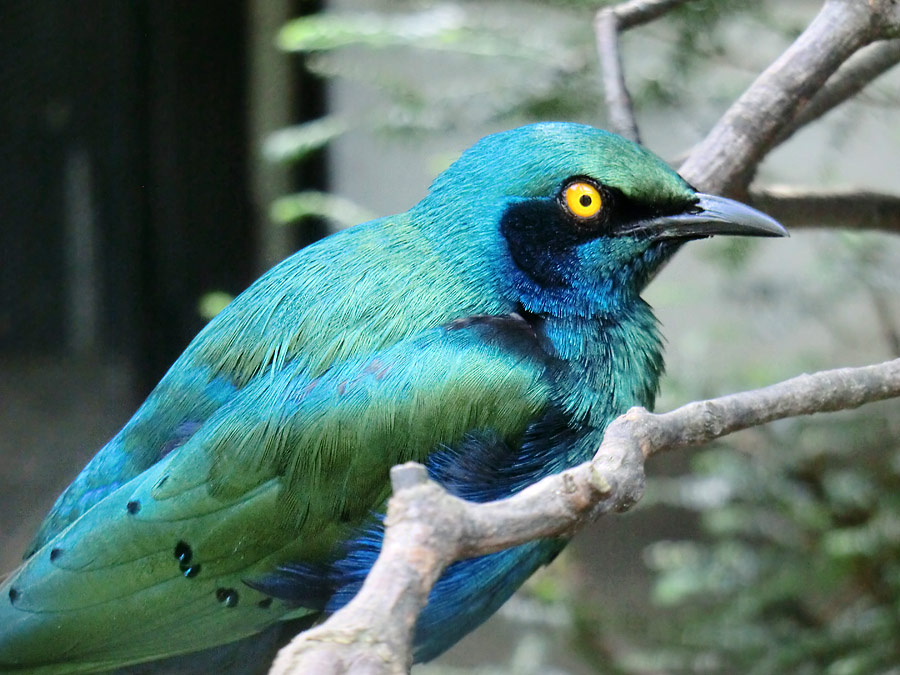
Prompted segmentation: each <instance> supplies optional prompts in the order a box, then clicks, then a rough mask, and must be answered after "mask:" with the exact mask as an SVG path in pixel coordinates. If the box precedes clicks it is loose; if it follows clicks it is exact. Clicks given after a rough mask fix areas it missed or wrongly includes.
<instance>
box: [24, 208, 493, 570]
mask: <svg viewBox="0 0 900 675" xmlns="http://www.w3.org/2000/svg"><path fill="white" fill-rule="evenodd" d="M435 255H436V254H435V252H434V251H433V250H432V248H431V246H430V244H429V243H428V242H427V240H425V239H423V237H422V235H421V233H420V232H419V231H418V230H417V228H415V227H413V226H412V225H411V224H410V222H409V218H408V216H407V215H406V214H401V215H398V216H392V217H391V218H390V219H382V220H378V221H372V222H370V223H367V224H366V225H362V226H358V227H355V228H350V229H348V230H345V231H343V232H341V233H339V234H337V235H333V236H331V237H327V238H326V239H323V240H321V241H319V242H316V243H315V244H313V245H311V246H308V247H306V248H304V249H302V250H301V251H298V252H297V253H295V254H294V255H293V256H291V257H289V258H287V259H286V260H284V261H283V262H281V263H280V264H279V265H276V266H275V267H273V268H272V269H271V270H269V272H267V273H266V274H265V275H263V276H262V277H261V278H260V279H258V280H257V281H256V282H254V283H253V284H252V285H251V286H250V287H249V288H248V289H247V290H246V291H245V292H244V293H242V294H241V295H239V296H238V297H237V298H235V300H234V301H233V302H232V303H230V304H229V305H228V306H227V307H226V308H225V309H224V310H223V311H222V312H220V313H219V315H217V316H216V317H215V318H214V319H213V320H212V321H211V322H210V323H209V324H207V326H206V327H205V328H204V329H203V330H202V331H201V332H200V334H199V335H198V336H197V337H196V338H195V339H194V340H193V341H192V342H191V344H190V345H189V346H188V348H187V349H186V350H185V352H184V354H182V356H181V357H180V358H179V359H178V360H177V361H176V362H175V364H174V365H173V366H172V368H171V369H170V370H169V372H168V373H166V375H165V377H163V379H162V381H161V382H160V383H159V385H158V386H157V387H156V389H154V391H153V392H152V393H151V394H150V396H149V397H148V398H147V400H146V401H145V402H144V404H143V405H142V406H141V407H140V408H139V409H138V411H137V412H136V413H135V415H134V416H133V417H132V418H131V420H130V421H129V422H128V423H127V424H126V425H125V426H124V427H123V428H122V430H121V431H120V432H119V433H118V434H116V436H115V437H114V438H113V439H112V440H111V441H110V442H109V443H107V444H106V446H104V447H103V448H102V449H101V450H100V452H98V453H97V455H96V456H95V457H94V458H93V459H92V460H91V461H90V462H89V463H88V465H87V466H86V467H85V468H84V470H83V471H82V472H81V473H80V474H79V475H78V477H77V478H76V479H75V480H74V481H73V482H72V484H71V485H70V486H69V487H68V488H67V489H66V490H65V492H63V494H62V495H61V496H60V497H59V499H58V500H57V502H56V504H55V505H54V506H53V508H52V509H51V511H50V513H49V514H48V516H47V518H46V519H45V521H44V523H43V525H42V526H41V528H40V531H39V532H38V534H37V535H36V536H35V538H34V541H33V542H32V546H30V547H29V550H28V554H27V555H31V554H32V553H33V552H34V551H36V550H37V549H38V548H40V547H41V546H43V545H44V544H46V543H47V542H48V541H49V540H50V539H51V538H52V537H53V536H55V535H56V534H57V533H59V532H60V531H61V530H62V529H63V528H65V527H66V526H68V525H69V524H70V523H72V522H74V521H75V520H76V519H77V518H78V517H79V516H81V515H82V514H83V513H85V512H86V511H87V510H88V509H90V508H91V507H92V506H93V505H94V504H97V503H98V502H99V501H100V500H101V499H103V498H105V497H106V496H108V495H110V494H111V493H112V492H113V491H115V490H116V489H118V488H120V487H121V486H122V485H124V484H125V483H127V482H128V481H129V480H131V479H132V478H134V477H135V476H138V475H139V474H141V473H142V472H143V471H146V470H147V469H149V468H150V467H152V466H153V465H154V464H156V463H157V462H158V461H160V460H161V459H162V458H163V457H165V456H166V455H167V454H168V453H169V452H171V451H172V450H173V449H174V448H176V447H179V446H181V445H184V444H185V443H187V442H188V440H189V439H190V438H191V437H192V436H193V435H194V434H195V433H196V432H197V431H198V430H199V429H200V428H202V427H203V426H205V423H206V422H207V420H209V419H211V417H212V416H213V415H214V414H215V413H216V411H218V410H219V409H220V407H222V406H224V405H225V404H226V403H228V402H230V401H232V400H233V399H240V398H241V396H243V393H244V391H245V390H246V389H252V388H253V385H254V384H255V383H256V382H257V381H262V382H269V381H270V380H271V378H272V376H273V375H278V373H280V372H281V371H282V370H283V369H285V368H288V369H293V371H294V373H295V377H296V376H297V375H298V374H299V375H303V374H312V375H320V374H322V373H324V372H325V371H327V370H328V369H329V368H332V367H333V366H334V365H335V364H340V363H342V362H344V361H345V360H347V359H352V358H354V357H357V356H361V355H364V354H371V353H375V352H378V351H381V350H384V349H386V348H388V347H389V346H391V345H393V344H395V343H397V342H399V341H402V340H405V339H411V338H412V337H413V336H415V335H416V334H418V333H420V332H421V331H422V330H424V329H425V328H427V327H432V326H437V325H439V324H441V323H444V322H445V321H448V320H450V319H451V318H453V317H457V316H465V315H466V314H471V313H473V312H475V311H481V312H497V313H499V312H501V311H503V310H502V308H500V307H499V306H496V302H493V301H485V300H484V299H483V298H482V299H478V298H475V297H473V291H472V289H471V288H469V287H468V286H466V284H465V283H464V282H463V281H462V280H461V278H460V277H458V275H457V274H456V273H454V271H453V270H451V269H449V268H447V266H446V262H445V261H442V260H441V259H439V258H436V257H435ZM492 302H493V304H492ZM239 405H240V404H238V406H239ZM26 557H27V556H26Z"/></svg>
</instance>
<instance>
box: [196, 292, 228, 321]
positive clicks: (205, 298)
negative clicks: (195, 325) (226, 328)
mask: <svg viewBox="0 0 900 675" xmlns="http://www.w3.org/2000/svg"><path fill="white" fill-rule="evenodd" d="M232 300H234V296H232V295H231V294H230V293H226V292H225V291H210V292H209V293H204V294H203V295H202V296H200V300H199V301H198V302H197V313H198V314H199V315H200V316H201V317H203V318H204V319H205V320H207V321H209V320H210V319H212V318H213V317H214V316H215V315H216V314H218V313H219V312H221V311H222V310H223V309H225V306H226V305H227V304H228V303H229V302H231V301H232Z"/></svg>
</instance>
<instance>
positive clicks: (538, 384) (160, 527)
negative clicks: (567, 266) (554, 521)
mask: <svg viewBox="0 0 900 675" xmlns="http://www.w3.org/2000/svg"><path fill="white" fill-rule="evenodd" d="M546 367H547V366H546V362H545V355H544V353H543V352H542V351H541V350H540V348H539V346H538V345H537V342H536V340H535V338H534V336H533V334H531V333H530V329H529V328H528V326H527V324H525V322H524V321H522V320H521V319H518V318H509V319H505V318H491V319H475V320H467V321H461V322H457V323H455V324H453V325H450V326H445V327H442V328H437V329H433V330H431V331H427V332H426V333H423V334H421V335H419V336H418V337H416V338H414V339H410V340H404V341H401V342H399V343H398V344H396V345H394V346H392V347H390V348H388V349H386V350H383V351H380V352H376V353H373V354H369V355H367V356H366V357H359V358H354V359H350V360H347V361H345V362H344V363H342V364H340V365H337V366H335V367H334V368H332V369H330V370H328V371H326V372H325V373H323V374H321V375H319V376H318V377H315V378H310V377H308V376H305V375H303V374H302V373H300V372H297V371H293V372H292V371H291V369H290V368H285V369H284V370H282V371H280V372H278V373H273V374H272V375H271V376H270V377H268V378H258V379H257V380H255V381H254V382H253V383H251V384H249V385H248V386H246V387H245V388H243V389H242V390H241V391H240V392H239V393H238V394H237V395H235V396H234V397H233V398H232V399H231V400H230V401H228V402H227V403H226V404H225V405H223V406H221V407H220V408H219V410H217V411H216V412H215V413H214V414H213V415H212V416H211V417H210V418H209V420H208V421H207V422H206V423H205V424H204V425H203V426H202V427H201V428H200V429H199V430H197V431H196V432H195V433H194V434H193V435H192V436H191V438H190V439H189V440H188V441H187V442H186V443H185V444H184V445H182V446H181V447H180V448H178V449H176V450H174V451H173V452H171V453H170V454H169V455H167V456H166V457H165V458H163V459H162V460H160V461H159V462H157V463H156V464H155V465H154V466H152V467H151V468H150V469H148V470H146V471H145V472H144V473H142V474H140V475H139V476H136V477H135V478H133V479H132V480H131V481H129V482H128V483H126V484H124V485H122V486H121V487H119V488H118V489H116V490H115V491H113V492H112V493H111V494H109V495H108V496H107V497H105V498H103V499H101V500H100V501H99V502H98V503H97V504H96V505H94V506H93V507H92V508H91V509H89V510H88V511H87V512H86V513H85V514H84V515H82V516H81V517H80V518H79V519H78V520H76V521H75V522H74V523H72V525H70V526H69V527H68V528H66V529H65V530H63V531H62V532H60V533H59V534H58V535H56V536H55V537H54V538H53V539H51V540H50V541H49V542H48V543H47V544H46V545H44V546H43V547H42V548H41V549H40V550H39V551H38V552H37V553H36V554H35V555H34V556H33V557H32V558H31V559H29V560H28V561H27V562H26V563H25V564H24V565H23V567H22V568H20V570H19V571H18V572H17V573H16V574H14V575H13V576H12V577H11V578H10V579H9V580H8V581H7V582H6V583H5V584H4V585H3V587H2V588H0V598H2V601H0V626H2V627H3V628H2V630H0V671H3V670H4V669H5V668H9V667H11V666H12V665H13V664H22V665H25V664H27V665H30V666H34V665H37V664H47V666H48V668H49V669H48V670H47V671H46V672H53V668H57V669H61V670H65V671H66V672H77V671H78V669H79V668H80V667H82V666H83V667H97V666H99V665H102V666H118V665H124V664H127V663H131V662H138V661H142V660H148V659H152V658H159V657H161V656H166V655H171V654H176V653H182V652H188V651H194V650H197V649H201V648H204V647H208V646H212V645H215V644H220V643H224V642H229V641H232V640H235V639H238V638H240V637H243V636H246V635H249V634H252V633H255V632H257V631H259V630H261V629H262V628H264V627H265V626H267V625H269V624H271V623H273V622H274V621H277V620H279V619H281V618H284V617H285V616H286V614H287V613H288V611H293V610H294V609H295V608H294V607H289V606H287V605H284V604H283V603H281V602H280V601H273V600H272V598H270V597H268V596H266V595H265V594H263V593H260V592H259V591H256V590H253V589H251V588H249V587H247V586H246V585H245V584H244V583H243V580H244V579H248V578H253V577H258V576H259V575H262V574H265V573H266V572H270V571H272V570H274V569H275V568H276V566H277V565H279V564H281V563H283V562H285V561H287V560H293V561H296V560H306V561H310V562H313V563H315V562H316V561H317V560H323V561H324V560H327V558H328V556H329V555H330V553H331V551H332V549H333V547H334V545H335V544H336V543H338V542H339V541H340V540H341V539H342V538H345V537H347V536H349V535H350V534H351V533H352V532H353V531H354V528H355V527H357V526H358V525H359V524H360V523H361V522H362V521H363V520H364V519H366V518H367V517H368V516H369V514H370V513H371V511H372V510H373V509H378V508H381V506H382V505H383V501H384V499H385V497H386V496H387V493H388V489H389V488H388V485H389V483H388V480H387V473H388V469H389V468H390V466H392V465H393V464H396V463H399V462H403V461H408V460H420V461H421V460H424V459H425V458H426V457H427V455H428V454H429V453H430V452H431V451H433V450H434V449H435V448H439V447H444V446H451V445H454V444H456V443H458V442H460V440H461V439H462V438H463V437H464V436H465V435H466V434H467V433H468V432H471V431H472V430H482V429H490V430H492V431H493V432H494V433H497V434H499V435H500V436H501V437H504V438H506V439H509V441H510V442H516V441H517V440H518V439H519V438H520V436H521V434H522V433H523V432H524V430H525V428H526V427H527V426H528V424H529V423H530V422H531V421H532V420H533V419H535V417H536V416H538V415H539V414H540V413H541V411H542V410H543V409H544V408H545V407H546V405H547V403H548V399H549V396H550V390H549V386H548V384H547V381H548V379H549V378H547V377H545V369H546ZM51 664H54V665H52V667H51ZM79 664H81V665H79Z"/></svg>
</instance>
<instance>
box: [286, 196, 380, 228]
mask: <svg viewBox="0 0 900 675" xmlns="http://www.w3.org/2000/svg"><path fill="white" fill-rule="evenodd" d="M269 217H270V218H271V219H272V222H274V223H276V224H279V225H288V224H291V223H296V222H297V221H299V220H302V219H304V218H309V217H319V218H327V219H329V220H331V221H333V222H334V223H335V224H337V225H339V226H341V227H349V226H351V225H356V224H357V223H362V222H365V221H367V220H371V219H372V218H374V214H372V213H371V212H370V211H367V210H366V209H364V208H363V207H361V206H359V205H358V204H356V203H355V202H352V201H350V200H349V199H344V198H343V197H338V196H336V195H332V194H328V193H326V192H317V191H314V190H309V191H306V192H298V193H297V194H293V195H287V196H285V197H280V198H279V199H276V200H275V201H274V202H273V203H272V206H271V208H270V209H269Z"/></svg>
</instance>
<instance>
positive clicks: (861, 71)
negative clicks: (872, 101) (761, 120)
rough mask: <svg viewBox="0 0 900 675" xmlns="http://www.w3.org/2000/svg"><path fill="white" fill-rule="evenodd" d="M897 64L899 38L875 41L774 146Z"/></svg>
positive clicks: (828, 84) (844, 68)
mask: <svg viewBox="0 0 900 675" xmlns="http://www.w3.org/2000/svg"><path fill="white" fill-rule="evenodd" d="M897 63H900V39H893V40H884V41H881V42H876V43H875V44H873V45H869V46H868V47H864V48H863V49H861V50H860V51H859V52H858V53H857V54H854V55H853V56H852V57H851V58H850V59H849V60H848V61H847V63H845V64H844V65H843V66H841V67H840V68H839V69H838V71H837V72H836V73H835V74H834V75H833V76H832V77H831V78H830V79H829V80H828V81H827V82H826V83H825V86H824V87H822V89H821V90H819V92H818V93H817V94H816V95H815V96H813V97H812V99H811V100H810V102H809V103H807V104H806V105H805V106H803V107H802V108H800V110H799V111H798V112H797V114H796V115H795V116H794V119H793V120H792V121H791V122H790V123H789V124H788V125H787V126H786V127H784V128H783V129H782V130H781V132H780V133H779V134H778V137H777V139H776V140H775V145H780V144H782V143H784V142H785V141H786V140H787V139H788V138H790V137H791V136H793V135H794V133H796V132H797V130H798V129H800V128H802V127H804V126H806V125H807V124H809V123H810V122H813V121H815V120H817V119H819V118H820V117H821V116H822V115H824V114H825V113H827V112H828V111H830V110H831V109H832V108H835V107H837V106H839V105H840V104H841V103H843V102H844V101H846V100H847V99H850V98H853V97H854V96H856V95H857V94H858V93H859V92H861V91H862V90H863V89H864V88H865V87H866V86H868V85H869V84H870V83H871V82H872V81H873V80H875V79H876V78H877V77H879V76H880V75H882V74H884V73H885V72H886V71H888V70H890V69H891V68H893V67H894V66H895V65H897Z"/></svg>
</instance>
